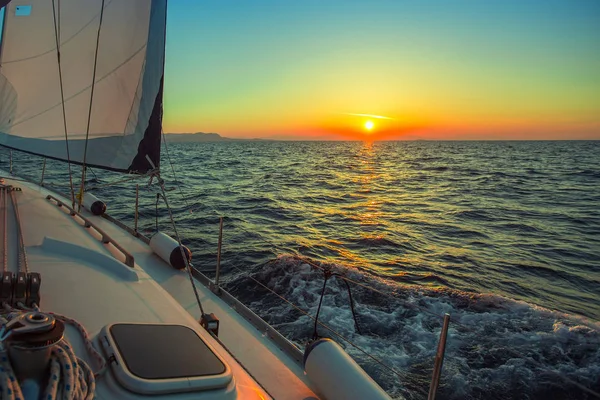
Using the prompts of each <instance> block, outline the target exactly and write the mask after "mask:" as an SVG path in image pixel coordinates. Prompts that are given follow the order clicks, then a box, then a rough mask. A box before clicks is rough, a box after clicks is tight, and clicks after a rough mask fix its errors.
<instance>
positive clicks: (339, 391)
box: [304, 339, 390, 400]
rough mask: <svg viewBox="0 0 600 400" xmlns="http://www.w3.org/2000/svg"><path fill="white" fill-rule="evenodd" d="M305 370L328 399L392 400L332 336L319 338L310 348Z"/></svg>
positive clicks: (306, 352)
mask: <svg viewBox="0 0 600 400" xmlns="http://www.w3.org/2000/svg"><path fill="white" fill-rule="evenodd" d="M304 371H305V372H306V375H307V376H308V379H309V380H310V381H311V382H312V383H313V384H314V385H315V387H316V389H317V391H318V392H319V393H320V394H321V395H322V396H323V397H324V398H325V399H327V400H354V399H356V400H364V399H369V400H390V397H389V396H388V395H387V393H385V392H384V391H383V389H382V388H381V387H379V385H378V384H377V383H375V381H374V380H373V379H372V378H371V377H370V376H369V375H367V373H366V372H365V371H364V370H363V369H362V368H361V367H359V366H358V364H357V363H356V362H355V361H354V360H353V359H352V358H351V357H350V356H349V355H348V354H347V353H346V352H345V351H344V349H342V348H341V347H340V345H338V344H337V343H336V342H334V341H333V340H331V339H319V340H316V341H314V342H312V343H311V344H309V345H308V346H307V347H306V350H305V351H304Z"/></svg>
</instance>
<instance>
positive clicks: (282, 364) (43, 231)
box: [3, 174, 317, 399]
mask: <svg viewBox="0 0 600 400" xmlns="http://www.w3.org/2000/svg"><path fill="white" fill-rule="evenodd" d="M3 175H4V176H6V175H7V174H3ZM5 184H6V185H13V186H18V187H20V188H22V192H20V193H15V194H16V197H17V198H18V208H19V213H20V216H21V217H20V219H21V227H22V230H23V235H24V243H25V247H26V252H27V257H28V264H29V270H30V272H39V273H40V274H41V277H42V278H41V279H42V285H41V296H42V297H41V304H40V308H41V310H42V311H51V312H55V313H59V314H63V315H66V316H68V317H71V318H74V319H76V320H77V321H78V322H80V323H81V324H82V325H83V326H85V327H86V329H87V330H88V332H89V333H90V335H91V336H93V337H95V336H97V335H98V333H99V332H100V331H101V329H102V328H103V327H104V326H106V325H108V324H111V323H115V322H141V323H172V324H181V325H184V326H187V327H190V328H191V329H193V330H194V331H195V332H197V334H198V335H200V336H201V337H202V339H203V340H204V341H205V342H206V343H207V344H208V345H209V346H210V347H212V348H213V349H214V352H215V353H217V354H218V355H219V356H221V357H222V359H223V360H225V361H226V362H227V364H229V366H230V367H231V369H232V372H233V375H234V377H235V384H236V390H237V395H238V396H239V398H244V399H246V398H248V399H251V398H256V399H259V398H260V399H264V398H271V396H272V397H273V398H277V399H315V398H317V396H316V395H315V394H314V392H313V391H312V390H311V389H310V388H309V384H308V382H307V381H306V378H305V377H304V375H303V371H302V369H301V368H300V367H299V366H298V365H297V364H296V362H295V361H293V360H292V359H291V358H289V357H288V356H287V355H286V354H285V353H283V352H282V351H281V350H280V349H279V348H278V347H277V346H276V345H275V344H274V343H272V342H271V341H270V340H269V339H268V338H267V337H265V336H264V335H263V333H262V332H259V331H258V330H257V329H256V328H254V327H253V326H252V325H251V324H250V323H249V322H248V321H246V320H245V319H244V318H242V317H241V316H240V315H238V314H237V313H236V312H235V311H234V310H233V309H231V307H229V306H228V305H227V304H225V303H224V302H223V301H222V300H220V299H219V298H218V297H217V296H216V295H214V294H213V293H212V292H211V291H210V290H209V289H207V288H206V287H204V286H203V285H201V284H199V283H198V284H197V287H198V291H199V295H200V299H201V301H202V304H203V306H204V309H205V312H208V313H214V314H215V315H217V317H218V318H219V319H220V331H219V339H220V341H221V342H222V343H223V344H224V345H225V346H226V347H227V349H228V350H229V352H228V351H226V350H225V349H224V348H223V347H222V345H221V344H220V343H219V342H218V341H216V340H215V339H214V338H213V337H212V336H211V335H210V334H208V333H207V332H206V331H204V329H202V328H201V327H200V325H199V324H198V322H197V320H198V319H199V316H200V315H199V314H200V312H199V310H198V306H197V304H196V300H195V297H194V294H193V291H192V288H191V285H190V282H189V279H188V276H187V274H186V273H185V272H184V271H177V270H174V269H173V268H171V267H170V266H168V265H167V264H166V263H165V262H163V261H162V260H161V259H160V258H158V257H157V256H156V255H154V254H153V253H152V252H151V250H150V248H149V247H148V246H147V245H146V244H145V243H144V242H143V241H141V240H139V239H137V238H135V237H133V236H132V235H130V234H129V233H128V232H126V231H124V230H122V229H120V228H118V227H117V226H115V225H114V224H112V223H110V222H109V221H107V220H105V219H104V218H102V217H97V216H93V215H91V214H89V213H88V212H87V211H82V215H84V216H85V217H86V218H88V219H89V220H90V221H92V222H93V224H95V225H96V226H98V227H100V228H101V229H102V230H104V231H105V232H106V233H107V234H108V235H110V236H111V237H112V238H113V239H115V240H116V241H117V242H118V243H119V244H120V245H121V246H122V247H124V248H125V249H126V250H127V251H128V252H129V253H130V254H131V255H133V257H134V259H135V267H134V268H129V267H127V266H126V265H125V264H123V263H122V262H120V261H117V260H116V258H119V259H120V260H121V261H125V260H124V257H123V256H122V254H121V253H120V252H118V251H117V249H116V248H115V247H114V246H113V245H112V244H103V243H102V242H101V241H100V240H98V238H99V235H97V234H96V237H94V231H93V230H92V229H89V228H85V227H84V226H82V225H81V224H80V223H79V222H78V221H76V219H77V218H78V217H77V216H71V215H70V214H69V213H68V211H66V210H65V207H57V205H56V204H55V203H54V202H51V201H49V200H48V199H46V196H47V195H48V194H51V195H53V196H55V197H58V196H57V195H56V194H55V193H52V192H50V191H48V190H47V189H44V188H40V187H38V186H37V185H35V184H31V183H27V182H22V181H16V180H10V179H6V181H5ZM108 207H109V210H110V205H108ZM7 211H8V212H7V216H8V224H9V225H8V226H9V232H8V234H7V238H8V242H7V248H8V249H9V251H8V252H7V253H8V255H9V257H8V262H7V268H8V270H10V271H14V272H16V271H17V257H16V256H15V255H14V253H16V249H17V247H16V246H17V244H16V239H15V237H16V235H15V234H11V231H12V229H11V227H14V226H15V221H14V217H11V216H12V214H13V212H12V211H11V210H10V209H9V210H7ZM11 218H13V220H11ZM13 249H14V250H15V251H13ZM115 257H116V258H115ZM67 336H68V338H69V340H70V341H71V343H72V344H73V345H74V347H75V348H76V352H77V354H78V356H80V357H82V358H83V359H85V360H86V361H87V362H88V363H90V365H91V366H93V368H95V364H94V363H93V362H91V361H90V360H89V357H88V356H87V354H86V352H85V350H84V347H83V341H82V340H81V338H80V337H79V334H78V332H77V331H76V330H74V329H71V328H70V327H68V329H67ZM158 345H160V344H157V346H158ZM230 353H231V354H230ZM238 361H239V362H238ZM242 365H243V367H242ZM257 382H258V383H259V384H257ZM97 385H98V386H97V395H96V397H97V398H99V399H102V398H106V399H111V398H132V399H133V398H140V397H143V396H140V395H136V394H133V393H131V392H127V391H124V390H123V388H122V387H121V386H120V385H119V384H118V383H117V382H116V381H115V379H114V377H113V376H112V374H111V373H109V372H107V373H105V374H104V375H103V376H102V377H101V378H99V380H98V382H97ZM230 386H231V385H230ZM229 389H231V390H234V389H232V388H229ZM229 389H228V390H229ZM232 393H233V392H232ZM233 396H234V397H233V398H235V393H234V394H233ZM153 397H156V396H153ZM226 397H227V398H230V397H229V396H226ZM168 398H181V399H185V398H223V397H221V396H218V397H215V395H214V394H211V392H210V391H209V392H194V393H187V394H176V395H169V396H168Z"/></svg>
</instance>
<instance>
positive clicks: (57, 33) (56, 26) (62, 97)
mask: <svg viewBox="0 0 600 400" xmlns="http://www.w3.org/2000/svg"><path fill="white" fill-rule="evenodd" d="M55 1H56V0H52V15H53V17H54V37H55V39H56V60H57V62H58V80H59V82H60V101H61V105H62V116H63V127H64V131H65V146H66V149H67V165H68V169H69V186H70V189H71V205H72V207H73V208H75V188H74V187H73V173H72V171H71V154H70V152H69V135H68V129H67V113H66V110H65V93H64V88H63V78H62V65H61V63H60V0H58V24H57V16H56V14H57V13H56V11H57V10H56V7H55ZM45 167H46V159H44V169H45ZM42 181H43V177H42Z"/></svg>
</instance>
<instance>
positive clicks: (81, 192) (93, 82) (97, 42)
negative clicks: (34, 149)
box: [78, 0, 104, 211]
mask: <svg viewBox="0 0 600 400" xmlns="http://www.w3.org/2000/svg"><path fill="white" fill-rule="evenodd" d="M103 19H104V0H102V4H101V8H100V21H99V22H98V34H97V35H96V51H95V52H94V72H93V73H92V88H91V91H90V107H89V110H88V120H87V128H86V130H85V145H84V147H83V162H82V169H81V187H80V189H79V199H78V200H79V206H78V211H80V210H81V203H82V202H83V190H84V185H85V172H86V165H85V161H86V158H87V148H88V141H89V138H90V123H91V121H92V105H93V103H94V88H95V87H96V68H97V66H98V47H99V46H100V31H101V29H102V20H103Z"/></svg>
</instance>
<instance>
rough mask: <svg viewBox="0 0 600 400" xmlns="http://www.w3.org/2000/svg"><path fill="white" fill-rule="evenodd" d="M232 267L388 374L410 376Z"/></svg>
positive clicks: (401, 377)
mask: <svg viewBox="0 0 600 400" xmlns="http://www.w3.org/2000/svg"><path fill="white" fill-rule="evenodd" d="M232 267H233V268H235V269H237V270H238V271H239V272H240V273H242V274H243V275H244V276H246V277H248V278H249V279H250V280H252V281H254V282H255V283H256V284H258V285H259V286H261V287H263V288H264V289H266V290H267V291H269V292H271V293H273V294H274V295H275V296H277V297H278V298H279V299H281V300H282V301H283V302H285V303H287V304H288V305H290V306H291V307H292V308H293V309H295V310H296V311H298V312H300V313H301V314H303V315H305V316H307V317H308V318H310V319H311V320H313V321H315V324H318V325H320V326H321V327H323V328H325V329H327V330H328V331H330V332H331V333H333V334H334V335H335V336H337V337H339V338H340V339H342V340H343V341H345V342H346V343H348V344H349V345H350V346H352V347H354V348H356V349H357V350H358V351H360V352H361V353H363V354H364V355H366V356H367V357H369V358H370V359H371V360H373V361H375V362H376V363H377V364H379V365H380V366H381V367H382V368H384V369H385V370H387V371H388V372H390V373H392V374H394V375H396V376H397V377H398V378H400V379H401V380H402V379H405V378H406V377H407V376H408V374H406V375H403V374H402V373H401V372H400V371H398V370H396V369H395V368H393V367H390V366H389V365H387V364H386V363H384V362H383V361H381V360H379V359H378V358H377V357H375V356H374V355H372V354H370V353H369V352H367V351H366V350H364V349H363V348H362V347H360V346H359V345H357V344H356V343H354V342H353V341H351V340H350V339H348V338H346V337H345V336H344V335H342V334H341V333H339V332H337V331H336V330H335V329H333V328H331V327H330V326H328V325H326V324H324V323H323V322H320V321H318V320H317V319H316V318H315V317H313V316H312V315H310V314H309V313H308V312H306V311H304V310H303V309H302V308H300V307H298V306H297V305H296V304H294V303H292V302H291V301H290V300H288V299H286V298H285V297H283V296H282V295H280V294H279V293H277V292H275V291H274V290H273V289H271V288H270V287H268V286H266V285H265V284H264V283H262V282H260V281H259V280H257V279H256V278H254V277H252V276H250V275H248V274H247V271H244V270H242V269H241V268H239V267H237V266H236V265H232ZM415 389H417V390H419V391H420V392H421V393H422V394H425V395H427V392H425V391H424V390H423V389H421V388H418V387H415Z"/></svg>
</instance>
